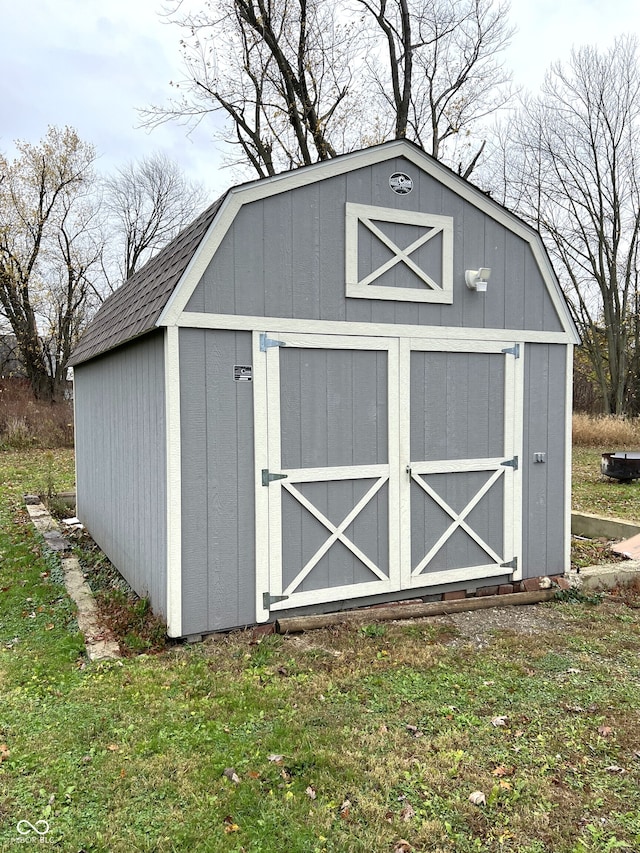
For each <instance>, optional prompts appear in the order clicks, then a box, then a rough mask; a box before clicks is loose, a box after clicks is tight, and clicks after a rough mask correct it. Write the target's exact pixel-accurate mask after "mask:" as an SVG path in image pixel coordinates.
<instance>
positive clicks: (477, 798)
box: [469, 791, 487, 806]
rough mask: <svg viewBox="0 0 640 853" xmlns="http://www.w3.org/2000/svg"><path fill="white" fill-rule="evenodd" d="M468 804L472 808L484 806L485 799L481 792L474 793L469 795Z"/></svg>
mask: <svg viewBox="0 0 640 853" xmlns="http://www.w3.org/2000/svg"><path fill="white" fill-rule="evenodd" d="M469 802H470V803H473V805H474V806H486V804H487V798H486V797H485V795H484V794H483V792H482V791H474V792H473V793H472V794H469Z"/></svg>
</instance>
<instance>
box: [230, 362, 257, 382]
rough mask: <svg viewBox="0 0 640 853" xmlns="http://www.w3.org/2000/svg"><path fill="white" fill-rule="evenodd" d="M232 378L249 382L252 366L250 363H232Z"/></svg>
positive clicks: (251, 375)
mask: <svg viewBox="0 0 640 853" xmlns="http://www.w3.org/2000/svg"><path fill="white" fill-rule="evenodd" d="M233 378H234V379H235V381H236V382H251V380H252V379H253V368H252V367H251V365H250V364H234V365H233Z"/></svg>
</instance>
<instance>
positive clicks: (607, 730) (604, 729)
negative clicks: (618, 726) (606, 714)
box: [598, 726, 613, 737]
mask: <svg viewBox="0 0 640 853" xmlns="http://www.w3.org/2000/svg"><path fill="white" fill-rule="evenodd" d="M612 733H613V729H612V728H611V726H598V734H599V735H600V736H601V737H609V735H610V734H612Z"/></svg>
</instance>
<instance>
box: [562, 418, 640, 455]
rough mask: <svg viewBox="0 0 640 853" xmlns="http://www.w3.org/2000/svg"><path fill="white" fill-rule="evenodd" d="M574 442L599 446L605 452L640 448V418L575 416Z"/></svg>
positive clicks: (579, 444)
mask: <svg viewBox="0 0 640 853" xmlns="http://www.w3.org/2000/svg"><path fill="white" fill-rule="evenodd" d="M573 444H574V445H577V446H582V447H598V448H600V449H601V450H602V451H603V452H610V451H611V452H612V451H615V450H622V449H624V450H638V449H640V418H623V417H618V416H614V415H586V414H583V413H576V414H574V416H573Z"/></svg>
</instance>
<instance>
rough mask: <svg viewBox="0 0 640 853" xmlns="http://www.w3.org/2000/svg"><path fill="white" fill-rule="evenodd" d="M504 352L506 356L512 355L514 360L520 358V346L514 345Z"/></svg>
mask: <svg viewBox="0 0 640 853" xmlns="http://www.w3.org/2000/svg"><path fill="white" fill-rule="evenodd" d="M502 352H503V353H504V354H505V355H512V356H513V357H514V358H520V344H514V345H513V346H512V347H506V348H505V349H503V350H502Z"/></svg>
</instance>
